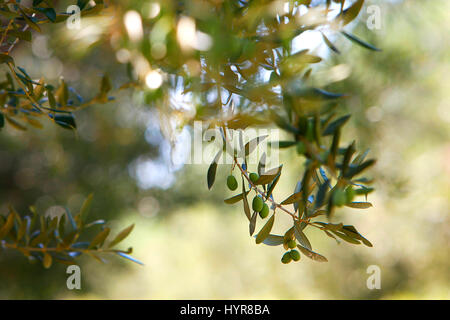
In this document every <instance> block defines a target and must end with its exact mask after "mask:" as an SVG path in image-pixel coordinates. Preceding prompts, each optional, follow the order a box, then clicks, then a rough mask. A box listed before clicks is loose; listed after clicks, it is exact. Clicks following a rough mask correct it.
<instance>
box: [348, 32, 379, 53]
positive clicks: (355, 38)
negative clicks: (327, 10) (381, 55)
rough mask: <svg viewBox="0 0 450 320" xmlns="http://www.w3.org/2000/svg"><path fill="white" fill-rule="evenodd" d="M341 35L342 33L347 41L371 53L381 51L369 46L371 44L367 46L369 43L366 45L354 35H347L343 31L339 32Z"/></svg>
mask: <svg viewBox="0 0 450 320" xmlns="http://www.w3.org/2000/svg"><path fill="white" fill-rule="evenodd" d="M341 33H342V34H343V35H344V36H345V37H346V38H347V39H349V40H351V41H353V42H355V43H356V44H359V45H360V46H362V47H364V48H366V49H369V50H372V51H381V49H378V48H377V47H375V46H373V45H371V44H369V43H367V42H364V41H363V40H361V39H359V38H357V37H356V36H355V35H353V34H351V33H348V32H345V31H341Z"/></svg>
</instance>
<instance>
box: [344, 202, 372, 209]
mask: <svg viewBox="0 0 450 320" xmlns="http://www.w3.org/2000/svg"><path fill="white" fill-rule="evenodd" d="M346 206H347V207H350V208H355V209H367V208H370V207H372V204H371V203H370V202H350V203H347V204H346Z"/></svg>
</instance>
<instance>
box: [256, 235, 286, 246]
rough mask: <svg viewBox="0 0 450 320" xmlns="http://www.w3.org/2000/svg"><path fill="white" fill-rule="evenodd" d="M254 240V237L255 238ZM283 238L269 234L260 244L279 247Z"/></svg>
mask: <svg viewBox="0 0 450 320" xmlns="http://www.w3.org/2000/svg"><path fill="white" fill-rule="evenodd" d="M255 238H256V236H255ZM283 241H284V238H283V237H282V236H279V235H274V234H269V235H268V236H267V237H266V238H265V239H264V240H263V242H262V243H264V244H265V245H268V246H279V245H282V244H283Z"/></svg>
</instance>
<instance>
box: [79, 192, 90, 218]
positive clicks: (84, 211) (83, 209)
mask: <svg viewBox="0 0 450 320" xmlns="http://www.w3.org/2000/svg"><path fill="white" fill-rule="evenodd" d="M93 197H94V195H93V194H92V193H91V194H89V195H88V197H87V198H86V200H84V202H83V206H82V207H81V210H80V213H79V214H80V219H81V221H86V218H87V216H88V214H89V210H90V209H91V203H92V198H93Z"/></svg>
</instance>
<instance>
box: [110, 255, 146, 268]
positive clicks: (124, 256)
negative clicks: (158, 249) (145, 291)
mask: <svg viewBox="0 0 450 320" xmlns="http://www.w3.org/2000/svg"><path fill="white" fill-rule="evenodd" d="M116 254H117V255H118V256H121V257H122V258H125V259H128V260H130V261H133V262H134V263H137V264H140V265H141V266H143V265H144V264H143V263H142V262H141V261H139V260H138V259H136V258H134V257H132V256H130V255H128V254H126V253H123V252H116Z"/></svg>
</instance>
